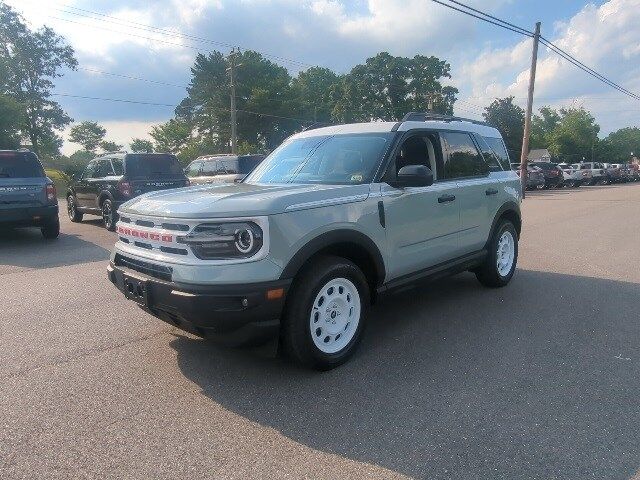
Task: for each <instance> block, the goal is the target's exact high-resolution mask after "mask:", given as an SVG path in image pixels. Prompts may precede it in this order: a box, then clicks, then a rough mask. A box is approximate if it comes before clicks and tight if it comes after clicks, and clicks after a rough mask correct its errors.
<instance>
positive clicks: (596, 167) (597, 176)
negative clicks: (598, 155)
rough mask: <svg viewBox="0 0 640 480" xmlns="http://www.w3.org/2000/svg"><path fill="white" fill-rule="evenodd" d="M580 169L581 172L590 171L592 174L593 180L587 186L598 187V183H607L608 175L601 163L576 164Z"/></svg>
mask: <svg viewBox="0 0 640 480" xmlns="http://www.w3.org/2000/svg"><path fill="white" fill-rule="evenodd" d="M575 165H578V166H579V167H580V170H589V171H590V172H591V180H590V181H589V182H587V185H596V184H598V183H606V181H607V175H606V172H605V167H604V165H603V164H602V163H600V162H582V163H576V164H575Z"/></svg>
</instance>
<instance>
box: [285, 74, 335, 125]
mask: <svg viewBox="0 0 640 480" xmlns="http://www.w3.org/2000/svg"><path fill="white" fill-rule="evenodd" d="M339 83H340V77H339V76H338V75H337V74H335V73H334V72H332V71H331V70H329V69H328V68H322V67H312V68H310V69H308V70H305V71H302V72H300V73H299V74H298V76H297V77H296V78H294V79H293V81H292V90H293V94H294V95H295V96H296V97H297V99H298V104H299V107H298V108H299V113H298V116H300V117H301V118H308V119H310V120H313V121H314V122H330V121H331V114H332V112H333V107H334V104H335V102H334V100H333V97H332V91H333V90H334V89H335V88H337V87H338V85H339Z"/></svg>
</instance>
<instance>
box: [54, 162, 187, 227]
mask: <svg viewBox="0 0 640 480" xmlns="http://www.w3.org/2000/svg"><path fill="white" fill-rule="evenodd" d="M188 185H189V180H188V179H187V177H186V176H185V174H184V172H183V171H182V168H181V167H180V164H179V163H178V159H177V158H176V157H175V155H170V154H166V153H110V154H106V155H102V156H100V157H97V158H95V159H93V160H91V161H90V162H89V164H88V165H87V167H86V168H85V169H84V172H82V175H80V176H79V177H78V178H76V179H74V181H73V182H72V183H71V185H69V190H68V191H67V213H68V214H69V218H70V219H71V221H72V222H81V221H82V217H83V215H84V214H85V213H88V214H92V215H101V216H102V219H103V221H104V226H105V227H106V228H107V229H108V230H111V231H113V230H115V228H116V222H117V220H118V214H117V211H118V208H119V207H120V205H121V204H122V203H124V202H126V201H128V200H131V199H132V198H134V197H137V196H138V195H142V194H143V193H147V192H153V191H155V190H166V189H169V188H178V187H185V186H188Z"/></svg>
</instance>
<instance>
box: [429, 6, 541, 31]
mask: <svg viewBox="0 0 640 480" xmlns="http://www.w3.org/2000/svg"><path fill="white" fill-rule="evenodd" d="M431 1H432V2H435V3H438V4H440V5H442V6H444V7H447V8H451V9H452V10H456V11H458V12H460V13H464V14H465V15H469V16H470V17H474V18H477V19H478V20H482V21H483V22H487V23H491V24H493V25H496V26H498V27H502V28H504V29H506V30H511V31H512V32H515V33H518V34H520V35H524V36H525V37H532V36H533V34H532V33H531V32H528V31H527V30H524V29H520V27H515V28H513V27H512V26H510V25H511V24H510V23H509V22H505V21H504V20H501V19H499V18H497V17H492V16H491V15H489V14H487V13H484V12H481V11H480V10H476V9H473V8H471V7H469V6H467V5H464V4H463V3H460V2H455V3H457V4H458V5H462V6H463V7H464V8H467V9H468V10H463V9H461V8H457V7H454V6H453V5H450V4H448V3H444V2H441V1H440V0H431ZM469 10H472V11H475V12H479V13H480V14H481V15H484V16H480V15H476V14H475V13H472V12H470V11H469ZM492 18H494V19H496V21H494V20H492Z"/></svg>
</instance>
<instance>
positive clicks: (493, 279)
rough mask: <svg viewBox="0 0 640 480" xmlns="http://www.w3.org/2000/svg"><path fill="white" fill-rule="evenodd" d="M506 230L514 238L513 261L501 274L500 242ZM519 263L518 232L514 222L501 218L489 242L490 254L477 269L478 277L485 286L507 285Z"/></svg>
mask: <svg viewBox="0 0 640 480" xmlns="http://www.w3.org/2000/svg"><path fill="white" fill-rule="evenodd" d="M505 232H508V233H510V234H511V237H512V239H513V263H512V265H511V269H510V270H509V271H508V273H506V274H504V275H503V274H501V273H500V271H499V270H498V243H499V241H500V238H501V237H502V235H503V234H505ZM517 263H518V232H517V231H516V228H515V227H514V225H513V223H511V222H510V221H509V220H506V219H503V220H501V221H500V222H499V223H498V225H497V226H496V229H495V230H494V233H493V236H492V237H491V241H490V242H489V254H488V255H487V258H486V260H485V261H484V263H483V264H482V265H481V266H480V267H479V268H478V269H476V270H475V274H476V278H477V279H478V281H479V282H480V283H481V284H482V285H484V286H485V287H490V288H499V287H504V286H505V285H507V284H508V283H509V282H510V281H511V278H512V277H513V274H514V272H515V271H516V264H517Z"/></svg>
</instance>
